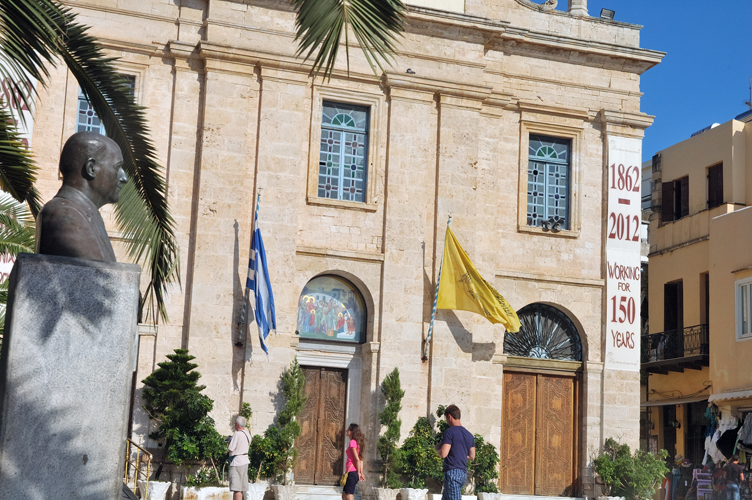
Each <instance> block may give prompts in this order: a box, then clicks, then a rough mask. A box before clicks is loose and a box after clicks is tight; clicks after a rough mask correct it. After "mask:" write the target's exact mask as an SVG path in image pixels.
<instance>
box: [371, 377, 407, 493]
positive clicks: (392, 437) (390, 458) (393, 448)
mask: <svg viewBox="0 0 752 500" xmlns="http://www.w3.org/2000/svg"><path fill="white" fill-rule="evenodd" d="M381 394H383V395H384V399H385V401H386V404H385V405H384V409H383V410H381V412H380V413H379V423H380V424H381V425H382V426H385V427H386V432H384V434H383V435H382V436H380V437H379V441H378V444H377V452H378V455H379V458H380V459H381V488H374V493H375V494H376V498H377V499H378V500H395V499H396V498H397V493H399V489H400V488H401V487H402V480H401V478H400V475H399V473H398V472H399V470H400V467H401V465H402V464H401V462H402V454H401V451H400V449H399V448H398V447H397V444H398V443H399V440H400V428H401V427H402V421H401V420H400V419H399V412H400V411H401V410H402V398H403V397H404V396H405V391H403V390H402V384H401V382H400V378H399V369H397V368H395V369H394V370H392V372H391V373H390V374H389V375H387V376H386V377H385V378H384V381H383V382H381Z"/></svg>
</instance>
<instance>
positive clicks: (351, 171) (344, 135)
mask: <svg viewBox="0 0 752 500" xmlns="http://www.w3.org/2000/svg"><path fill="white" fill-rule="evenodd" d="M368 115H369V109H368V108H366V107H363V106H353V105H351V104H341V103H335V102H329V101H324V107H323V113H322V117H321V150H320V153H319V186H318V195H319V197H320V198H331V199H334V200H346V201H360V202H365V201H366V194H365V193H366V176H367V175H368V171H367V170H368V169H367V167H366V165H367V164H368Z"/></svg>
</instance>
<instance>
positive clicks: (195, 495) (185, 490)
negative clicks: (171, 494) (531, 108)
mask: <svg viewBox="0 0 752 500" xmlns="http://www.w3.org/2000/svg"><path fill="white" fill-rule="evenodd" d="M180 498H181V499H182V500H232V492H231V491H230V488H229V487H228V486H224V487H219V486H205V487H203V488H196V487H194V486H183V487H182V488H181V489H180Z"/></svg>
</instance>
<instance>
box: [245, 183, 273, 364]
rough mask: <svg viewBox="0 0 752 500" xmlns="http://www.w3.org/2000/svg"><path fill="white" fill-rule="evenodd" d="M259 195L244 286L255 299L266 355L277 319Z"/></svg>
mask: <svg viewBox="0 0 752 500" xmlns="http://www.w3.org/2000/svg"><path fill="white" fill-rule="evenodd" d="M260 202H261V194H259V195H258V198H257V200H256V215H255V217H254V220H253V238H252V239H251V258H250V259H249V261H248V279H247V280H246V283H245V286H246V288H248V290H250V291H251V292H252V293H253V296H254V297H255V298H256V307H255V308H254V309H255V313H256V324H258V329H259V340H260V341H261V348H262V349H263V350H264V352H265V353H266V354H269V349H268V348H267V346H266V338H267V337H268V336H269V332H270V331H272V330H276V329H277V317H276V313H275V312H274V294H272V283H271V281H270V280H269V268H268V267H267V265H266V251H265V250H264V240H262V239H261V229H259V225H258V212H259V203H260Z"/></svg>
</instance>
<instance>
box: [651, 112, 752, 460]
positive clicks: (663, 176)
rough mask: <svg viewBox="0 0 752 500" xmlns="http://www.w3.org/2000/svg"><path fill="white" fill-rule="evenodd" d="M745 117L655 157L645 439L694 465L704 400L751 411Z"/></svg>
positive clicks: (750, 142) (750, 178)
mask: <svg viewBox="0 0 752 500" xmlns="http://www.w3.org/2000/svg"><path fill="white" fill-rule="evenodd" d="M749 121H752V112H748V113H744V114H742V115H739V116H737V117H736V118H735V119H734V120H731V121H728V122H726V123H724V124H722V125H718V124H714V125H713V126H712V127H708V128H707V129H704V130H703V131H700V132H698V133H696V134H694V135H693V136H692V137H691V138H689V139H687V140H685V141H683V142H680V143H678V144H676V145H673V146H671V147H669V148H667V149H665V150H663V151H661V152H659V153H658V154H656V155H655V157H654V159H653V189H652V199H653V209H654V212H653V214H652V216H651V225H650V237H649V241H650V254H649V269H650V273H649V284H648V297H649V313H650V321H649V325H650V327H649V332H650V334H649V335H647V336H645V337H643V342H642V367H643V370H644V371H647V372H648V374H649V375H648V377H647V378H646V379H644V380H643V382H645V385H644V387H643V389H644V390H643V395H642V407H643V410H644V411H645V412H644V413H643V425H642V437H643V439H647V440H648V442H649V443H650V445H649V446H650V447H651V448H653V449H655V448H657V449H661V448H665V449H667V450H668V451H669V454H671V455H673V454H682V455H684V456H685V457H686V458H687V459H689V460H690V461H692V462H693V464H694V465H695V466H697V465H699V464H700V463H701V461H702V460H703V456H704V454H705V418H704V414H705V410H706V408H707V406H708V404H709V402H715V403H716V404H717V405H718V406H719V408H720V410H721V413H722V414H732V415H734V416H736V417H740V418H741V417H743V416H744V414H745V412H746V411H748V410H749V409H752V372H750V371H749V370H745V369H744V368H743V367H745V363H746V362H747V360H748V359H749V357H750V355H752V343H750V342H748V340H750V339H752V330H751V329H750V283H752V252H750V248H752V231H750V229H749V228H750V227H751V226H750V223H751V222H752V210H749V209H748V208H745V207H746V206H747V205H748V204H749V202H750V200H752V156H750V154H752V148H750V150H749V152H748V151H747V148H748V147H750V146H752V125H751V124H749V123H748V122H749ZM742 301H743V302H742Z"/></svg>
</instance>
